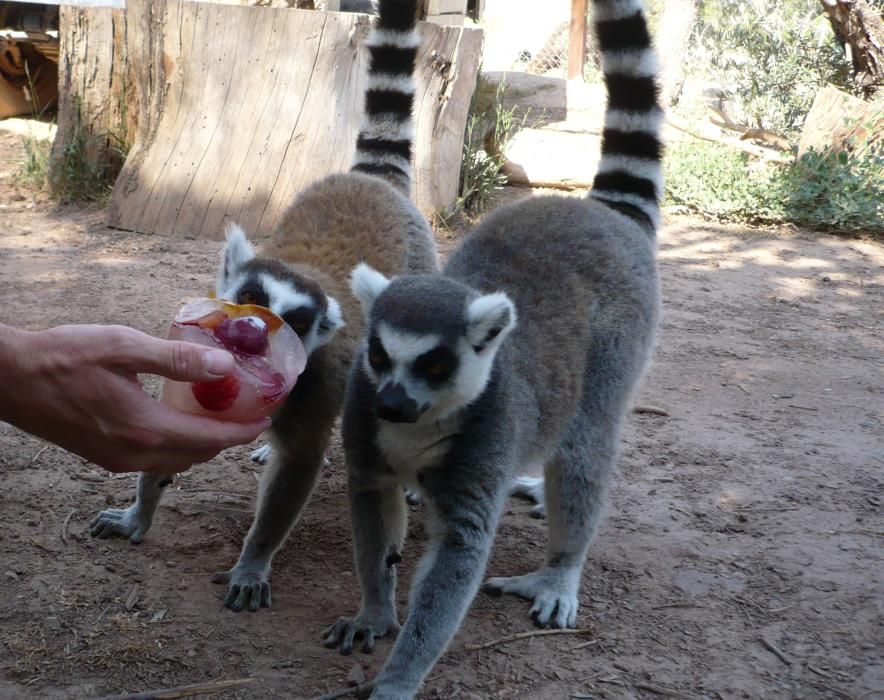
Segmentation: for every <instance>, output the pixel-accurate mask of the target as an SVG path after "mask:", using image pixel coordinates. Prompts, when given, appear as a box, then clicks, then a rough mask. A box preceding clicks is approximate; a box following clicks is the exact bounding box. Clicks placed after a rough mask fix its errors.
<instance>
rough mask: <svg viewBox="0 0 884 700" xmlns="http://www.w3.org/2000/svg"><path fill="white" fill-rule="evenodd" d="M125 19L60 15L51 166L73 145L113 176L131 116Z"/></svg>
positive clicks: (76, 12)
mask: <svg viewBox="0 0 884 700" xmlns="http://www.w3.org/2000/svg"><path fill="white" fill-rule="evenodd" d="M125 42H126V16H125V12H124V11H123V10H118V9H111V8H108V7H73V6H69V5H62V6H61V8H60V12H59V63H58V132H57V134H56V138H55V142H54V143H53V147H52V161H53V164H56V163H58V162H59V159H60V158H61V156H62V154H63V153H64V151H65V149H67V148H68V147H70V146H72V145H74V146H76V147H77V148H81V149H82V150H83V151H85V153H84V154H83V156H84V157H85V159H86V160H89V161H92V162H94V163H100V164H102V165H103V166H105V167H107V168H109V169H111V170H113V171H117V170H119V168H120V166H121V165H122V154H121V146H124V145H125V144H126V143H128V142H130V141H131V138H132V136H133V135H134V130H135V118H136V116H137V115H136V113H135V112H134V111H133V110H132V109H131V107H132V105H133V104H134V102H133V95H132V93H131V92H129V89H128V88H129V86H130V85H131V83H130V79H129V75H128V71H129V67H128V64H127V62H126V60H125V55H126V51H125Z"/></svg>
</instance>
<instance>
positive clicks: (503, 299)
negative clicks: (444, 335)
mask: <svg viewBox="0 0 884 700" xmlns="http://www.w3.org/2000/svg"><path fill="white" fill-rule="evenodd" d="M515 327H516V307H515V306H514V305H513V302H511V301H510V298H509V297H508V296H507V295H506V294H504V293H503V292H496V293H494V294H486V295H485V296H481V297H479V298H478V299H474V300H473V301H471V302H470V304H469V305H468V306H467V339H468V340H469V342H470V345H472V346H473V349H474V350H475V351H476V352H482V351H483V350H486V349H488V348H492V349H494V348H497V347H498V346H499V345H500V344H501V343H502V342H503V339H504V338H506V337H507V335H509V333H510V331H511V330H512V329H513V328H515Z"/></svg>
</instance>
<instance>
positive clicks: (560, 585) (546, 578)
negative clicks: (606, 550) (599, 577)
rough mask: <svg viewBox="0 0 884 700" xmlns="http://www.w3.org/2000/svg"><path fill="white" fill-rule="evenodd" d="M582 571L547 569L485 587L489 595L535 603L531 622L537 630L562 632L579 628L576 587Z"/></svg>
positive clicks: (495, 580)
mask: <svg viewBox="0 0 884 700" xmlns="http://www.w3.org/2000/svg"><path fill="white" fill-rule="evenodd" d="M579 576H580V571H579V569H578V570H577V571H576V576H575V572H574V571H571V570H561V569H554V568H550V567H547V568H544V569H541V570H540V571H535V572H534V573H533V574H526V575H524V576H501V577H497V578H490V579H488V580H487V581H486V582H485V585H484V586H483V587H482V588H483V590H484V591H485V592H486V593H490V594H491V595H498V596H499V595H501V594H503V593H512V594H513V595H517V596H519V597H520V598H525V599H527V600H531V601H533V602H534V605H532V606H531V611H530V613H529V614H530V615H531V619H532V620H533V621H534V624H535V625H537V626H538V627H556V628H559V629H564V628H572V627H576V626H577V609H578V603H577V586H578V582H579Z"/></svg>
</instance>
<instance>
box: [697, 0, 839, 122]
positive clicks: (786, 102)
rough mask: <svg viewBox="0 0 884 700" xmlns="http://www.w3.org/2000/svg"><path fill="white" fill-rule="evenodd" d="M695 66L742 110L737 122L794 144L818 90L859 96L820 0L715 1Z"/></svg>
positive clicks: (704, 16)
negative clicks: (833, 89) (836, 89)
mask: <svg viewBox="0 0 884 700" xmlns="http://www.w3.org/2000/svg"><path fill="white" fill-rule="evenodd" d="M696 38H697V41H696V47H695V48H694V56H693V64H694V66H695V68H697V69H698V70H701V71H703V72H705V73H707V75H708V76H709V77H711V78H714V79H715V80H717V81H718V82H720V83H721V84H722V85H723V86H725V88H726V89H727V90H728V91H729V92H730V93H731V94H733V95H734V96H735V97H736V98H737V99H738V102H739V104H740V106H741V108H742V112H743V113H742V114H735V115H732V116H735V117H736V118H737V119H738V120H740V121H742V122H744V123H747V124H750V125H752V126H759V127H764V128H767V129H770V130H772V131H774V132H777V133H781V134H783V135H784V136H787V137H790V138H793V137H794V136H795V135H796V134H797V133H798V131H800V129H801V126H802V123H803V121H804V117H805V115H806V114H807V112H808V111H809V110H810V106H811V104H812V103H813V98H814V96H815V95H816V93H817V91H818V90H819V88H821V87H822V86H824V85H825V84H826V83H832V84H834V85H837V86H839V87H841V88H842V89H844V90H847V91H850V92H855V91H856V86H855V85H854V84H853V83H852V82H851V78H850V64H849V63H848V62H847V59H846V58H845V55H844V50H843V49H842V48H841V46H840V45H839V44H838V42H837V40H836V39H835V35H834V32H833V31H832V27H831V24H830V23H829V20H828V18H827V17H826V15H825V13H824V12H823V10H822V5H821V4H820V2H819V0H789V2H782V0H709V1H708V2H705V3H704V4H703V9H702V12H701V16H700V22H699V24H698V27H697V33H696Z"/></svg>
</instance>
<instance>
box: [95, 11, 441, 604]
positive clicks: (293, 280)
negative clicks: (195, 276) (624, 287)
mask: <svg viewBox="0 0 884 700" xmlns="http://www.w3.org/2000/svg"><path fill="white" fill-rule="evenodd" d="M415 14H416V12H415V0H382V1H381V3H380V15H379V17H378V18H377V19H376V20H375V24H374V27H373V29H372V31H371V34H370V35H369V37H368V39H367V41H366V45H367V46H368V51H369V68H368V81H367V90H366V94H365V114H364V117H363V121H362V125H361V130H360V132H359V136H358V139H357V142H356V155H355V159H354V165H353V167H352V169H351V171H350V172H349V173H346V174H339V175H331V176H329V177H326V178H324V179H323V180H321V181H319V182H317V183H315V184H313V185H311V186H310V187H308V188H307V189H305V190H304V191H303V192H301V193H299V194H298V195H297V196H296V197H295V199H294V201H293V203H292V204H291V206H290V207H289V209H288V210H287V212H286V213H285V215H284V216H283V218H282V221H281V223H280V224H279V226H278V228H277V230H276V231H275V233H274V234H273V236H272V237H271V240H270V241H269V243H268V245H267V246H266V247H265V250H264V252H263V255H262V256H257V255H256V254H255V251H254V250H253V248H252V246H251V244H250V243H249V242H248V240H247V239H246V236H245V234H244V233H243V231H242V230H241V229H240V228H239V227H237V226H235V225H230V226H229V228H228V234H227V243H226V245H225V246H224V249H223V252H222V256H221V265H220V269H219V271H218V281H217V290H216V291H217V295H218V296H219V297H221V298H226V299H231V300H233V301H236V302H237V303H254V304H260V305H262V306H268V307H270V308H271V309H272V310H273V311H274V312H276V313H277V314H278V315H279V316H281V317H282V318H283V319H284V320H285V321H286V322H287V323H288V324H289V325H290V326H291V327H292V328H293V329H294V330H295V332H296V333H298V335H299V336H300V338H301V340H302V342H303V343H304V346H305V348H306V350H307V354H308V362H307V367H306V369H305V371H304V373H303V374H302V375H301V376H300V378H299V379H298V382H297V384H296V386H295V389H294V390H293V391H292V393H291V394H290V396H289V397H288V399H287V400H286V402H285V403H284V405H283V406H282V407H281V408H280V409H279V410H278V412H277V413H276V415H275V416H274V417H273V425H272V428H271V430H270V431H269V435H270V439H271V443H272V445H273V449H272V450H271V452H272V457H271V459H270V463H269V464H268V466H267V467H266V469H265V471H264V475H263V477H262V480H261V486H260V492H259V497H258V504H257V512H256V514H255V519H254V522H253V523H252V527H251V529H250V530H249V533H248V535H247V536H246V540H245V543H244V545H243V549H242V553H241V554H240V557H239V561H238V562H237V563H236V565H235V566H234V567H233V568H232V569H231V570H230V571H224V572H221V573H219V574H216V576H215V578H214V580H215V581H216V582H221V583H228V584H229V589H228V594H227V597H226V600H225V605H226V606H227V607H229V608H231V609H232V610H236V611H239V610H242V609H244V608H248V609H249V610H252V611H255V610H257V609H258V608H259V607H269V606H270V603H271V598H270V585H269V582H268V578H269V574H270V564H271V560H272V558H273V555H274V553H275V552H276V551H277V549H278V548H279V547H280V546H281V545H282V543H283V541H284V540H285V538H286V537H287V535H288V533H289V531H290V530H291V528H292V526H293V525H294V523H295V521H296V520H297V518H298V516H299V515H300V513H301V510H302V509H303V507H304V505H305V503H306V502H307V500H308V498H309V497H310V494H311V493H312V491H313V488H314V485H315V483H316V478H317V474H318V472H319V470H320V467H321V465H322V463H323V459H324V455H325V451H326V447H327V446H328V442H329V439H330V435H331V431H332V427H333V425H334V422H335V420H336V419H337V417H338V416H339V415H340V411H341V406H342V404H343V399H344V390H345V388H346V381H347V372H348V370H349V367H350V364H351V362H352V359H353V356H354V352H355V350H356V346H357V344H358V342H359V339H360V337H361V335H362V312H361V310H360V309H359V303H358V302H357V300H356V299H355V298H354V297H353V296H352V294H351V293H350V290H349V288H348V286H349V285H348V279H349V275H350V272H351V271H352V269H353V267H354V266H356V265H358V264H359V263H360V262H367V263H368V264H370V265H372V266H377V267H379V268H380V269H383V270H385V271H386V272H387V273H388V274H397V273H429V272H433V271H435V270H436V249H435V242H434V239H433V235H432V232H431V230H430V228H429V225H428V223H427V221H426V219H425V218H424V217H423V216H422V215H421V214H420V212H419V211H418V209H417V207H416V206H415V205H414V203H413V202H412V201H411V199H410V198H409V195H410V192H411V187H412V166H411V150H412V140H413V131H414V129H413V122H412V106H413V101H414V94H415V83H414V78H413V73H414V68H415V63H416V60H417V49H418V46H419V43H420V42H419V37H418V34H417V31H416V28H415ZM344 319H346V320H347V325H346V326H345V325H344ZM172 476H173V475H171V474H169V475H161V476H158V475H150V474H142V475H140V477H139V481H138V491H137V498H136V501H135V503H134V505H132V506H131V507H129V508H126V509H111V510H106V511H103V512H102V513H100V514H99V515H98V516H97V517H96V518H95V519H94V521H93V523H92V534H93V535H94V536H97V537H101V538H105V537H109V536H111V535H116V536H122V537H127V538H129V539H130V540H131V541H132V542H135V543H137V542H140V541H141V540H142V538H143V537H144V535H145V533H146V532H147V531H148V529H149V528H150V526H151V523H152V521H153V516H154V513H155V511H156V508H157V505H158V504H159V501H160V497H161V494H162V489H163V487H164V486H165V485H167V484H168V483H171V480H172Z"/></svg>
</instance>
